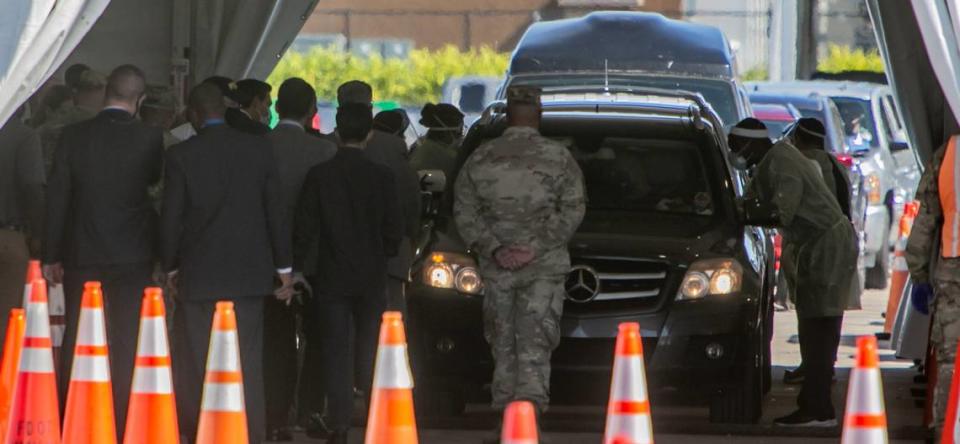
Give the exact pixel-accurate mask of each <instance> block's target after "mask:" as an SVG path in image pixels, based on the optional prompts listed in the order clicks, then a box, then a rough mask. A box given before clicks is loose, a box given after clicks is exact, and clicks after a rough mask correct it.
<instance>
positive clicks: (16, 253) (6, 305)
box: [0, 229, 30, 335]
mask: <svg viewBox="0 0 960 444" xmlns="http://www.w3.org/2000/svg"><path fill="white" fill-rule="evenodd" d="M29 260H30V252H29V250H28V249H27V239H26V237H24V235H23V233H20V232H19V231H13V230H3V229H0V334H2V335H6V334H7V320H8V319H9V315H10V309H13V308H17V307H19V306H20V304H21V302H22V301H23V285H24V283H25V281H24V279H25V277H26V275H27V262H28V261H29Z"/></svg>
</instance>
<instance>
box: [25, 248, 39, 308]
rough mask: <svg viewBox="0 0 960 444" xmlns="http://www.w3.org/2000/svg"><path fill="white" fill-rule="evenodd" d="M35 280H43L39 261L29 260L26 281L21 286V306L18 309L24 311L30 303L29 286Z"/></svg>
mask: <svg viewBox="0 0 960 444" xmlns="http://www.w3.org/2000/svg"><path fill="white" fill-rule="evenodd" d="M37 279H40V280H43V271H41V270H40V261H35V260H31V261H30V262H28V263H27V279H26V283H24V284H23V304H22V305H20V307H22V308H24V309H25V308H27V304H28V303H29V302H30V286H31V285H33V281H35V280H37Z"/></svg>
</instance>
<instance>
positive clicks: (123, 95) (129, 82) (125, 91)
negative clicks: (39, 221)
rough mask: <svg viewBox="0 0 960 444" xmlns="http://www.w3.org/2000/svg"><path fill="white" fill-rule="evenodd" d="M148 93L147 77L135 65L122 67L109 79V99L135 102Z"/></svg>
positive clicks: (117, 68)
mask: <svg viewBox="0 0 960 444" xmlns="http://www.w3.org/2000/svg"><path fill="white" fill-rule="evenodd" d="M146 91H147V76H146V75H144V74H143V71H142V70H141V69H140V68H137V67H136V66H134V65H120V66H118V67H116V68H114V70H113V71H112V72H111V73H110V77H108V78H107V94H106V96H107V98H109V99H119V100H124V101H128V102H133V101H136V100H137V99H139V98H140V97H141V96H143V95H144V93H146Z"/></svg>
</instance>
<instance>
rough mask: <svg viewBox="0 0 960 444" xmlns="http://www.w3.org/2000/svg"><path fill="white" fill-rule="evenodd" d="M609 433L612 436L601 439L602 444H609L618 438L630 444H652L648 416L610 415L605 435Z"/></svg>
mask: <svg viewBox="0 0 960 444" xmlns="http://www.w3.org/2000/svg"><path fill="white" fill-rule="evenodd" d="M611 432H612V433H613V434H612V435H610V436H604V437H603V442H604V444H611V443H612V442H614V440H615V439H616V438H620V437H624V438H627V439H629V441H628V442H630V444H653V441H652V440H651V439H650V438H651V437H652V436H653V429H652V428H651V425H650V415H610V416H609V417H608V418H607V433H611Z"/></svg>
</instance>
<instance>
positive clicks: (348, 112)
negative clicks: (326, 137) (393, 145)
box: [337, 103, 373, 142]
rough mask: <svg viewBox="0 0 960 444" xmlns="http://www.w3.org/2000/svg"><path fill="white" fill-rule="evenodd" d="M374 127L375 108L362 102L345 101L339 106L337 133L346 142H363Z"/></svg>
mask: <svg viewBox="0 0 960 444" xmlns="http://www.w3.org/2000/svg"><path fill="white" fill-rule="evenodd" d="M372 128H373V110H371V109H370V107H369V106H367V105H364V104H362V103H344V104H341V105H340V107H339V108H337V134H338V135H339V136H340V140H342V141H344V142H361V141H363V140H364V139H366V138H367V135H368V134H370V130H371V129H372Z"/></svg>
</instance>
